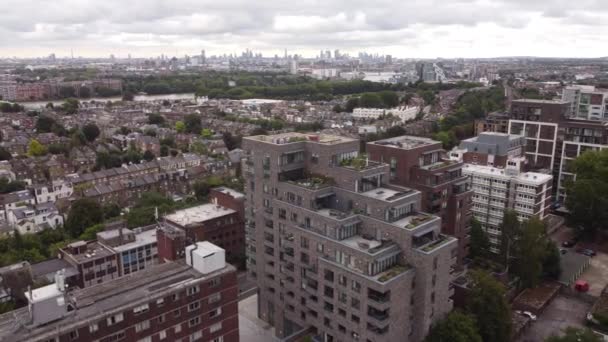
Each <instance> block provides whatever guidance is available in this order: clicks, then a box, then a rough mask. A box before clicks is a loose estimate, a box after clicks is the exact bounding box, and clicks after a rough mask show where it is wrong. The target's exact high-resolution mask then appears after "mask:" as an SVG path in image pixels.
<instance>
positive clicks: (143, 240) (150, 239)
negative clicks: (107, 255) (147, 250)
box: [114, 229, 156, 253]
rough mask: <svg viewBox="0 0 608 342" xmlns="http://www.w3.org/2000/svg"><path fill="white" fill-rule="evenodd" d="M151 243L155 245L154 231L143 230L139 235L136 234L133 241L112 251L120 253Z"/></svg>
mask: <svg viewBox="0 0 608 342" xmlns="http://www.w3.org/2000/svg"><path fill="white" fill-rule="evenodd" d="M153 243H156V229H149V230H144V231H143V232H141V233H136V234H135V241H133V242H129V243H125V244H123V245H119V246H116V247H114V250H115V251H117V252H119V253H120V252H124V251H128V250H131V249H134V248H137V247H142V246H145V245H151V244H153Z"/></svg>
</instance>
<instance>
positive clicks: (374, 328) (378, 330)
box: [367, 323, 389, 335]
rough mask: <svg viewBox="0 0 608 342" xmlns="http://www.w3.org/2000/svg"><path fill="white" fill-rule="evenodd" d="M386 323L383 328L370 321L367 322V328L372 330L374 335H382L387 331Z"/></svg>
mask: <svg viewBox="0 0 608 342" xmlns="http://www.w3.org/2000/svg"><path fill="white" fill-rule="evenodd" d="M388 327H389V326H388V325H387V326H386V327H384V328H379V327H377V326H375V325H373V324H371V323H367V330H368V331H371V332H373V333H374V334H376V335H384V334H386V333H387V332H388Z"/></svg>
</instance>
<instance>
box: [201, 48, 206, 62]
mask: <svg viewBox="0 0 608 342" xmlns="http://www.w3.org/2000/svg"><path fill="white" fill-rule="evenodd" d="M206 62H207V57H206V56H205V50H201V64H205V63H206Z"/></svg>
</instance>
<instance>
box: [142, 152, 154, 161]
mask: <svg viewBox="0 0 608 342" xmlns="http://www.w3.org/2000/svg"><path fill="white" fill-rule="evenodd" d="M143 158H144V160H145V161H152V160H154V158H156V156H155V155H154V153H152V151H150V150H146V151H145V152H144V155H143Z"/></svg>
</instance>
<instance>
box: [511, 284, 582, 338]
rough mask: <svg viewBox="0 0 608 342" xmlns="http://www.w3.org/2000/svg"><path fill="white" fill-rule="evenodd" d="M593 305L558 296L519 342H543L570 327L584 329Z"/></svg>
mask: <svg viewBox="0 0 608 342" xmlns="http://www.w3.org/2000/svg"><path fill="white" fill-rule="evenodd" d="M590 309H591V304H588V303H585V302H583V301H582V300H579V299H577V298H573V297H566V296H563V295H558V296H557V297H555V299H554V300H553V301H552V302H551V303H550V304H549V306H547V307H546V308H545V311H543V312H542V313H541V314H540V315H539V316H538V319H537V320H536V321H534V322H532V324H531V326H530V327H528V328H527V330H526V331H524V333H523V334H522V335H521V337H520V338H519V339H518V342H542V341H544V340H545V339H546V338H548V337H549V336H551V335H554V334H559V333H560V332H561V331H562V330H564V329H565V328H567V327H569V326H574V327H579V328H582V327H584V322H585V317H586V315H587V312H589V310H590Z"/></svg>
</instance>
